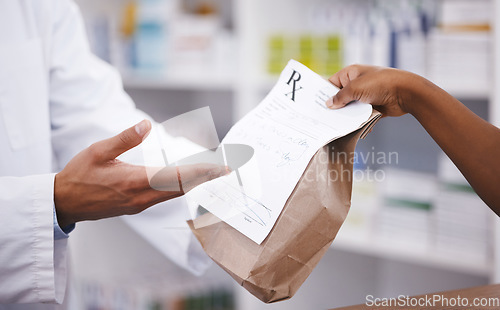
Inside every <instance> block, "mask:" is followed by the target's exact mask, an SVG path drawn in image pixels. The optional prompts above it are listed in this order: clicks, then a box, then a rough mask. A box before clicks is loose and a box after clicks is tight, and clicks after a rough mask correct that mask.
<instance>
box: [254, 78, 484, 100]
mask: <svg viewBox="0 0 500 310" xmlns="http://www.w3.org/2000/svg"><path fill="white" fill-rule="evenodd" d="M278 78H279V76H278V75H270V74H267V75H262V76H261V77H259V78H258V79H255V80H254V81H255V82H254V83H255V85H256V86H257V88H258V89H259V90H262V91H269V90H270V89H271V88H272V87H273V86H274V84H275V83H276V81H277V80H278ZM323 78H325V79H328V77H327V76H323ZM435 84H436V85H438V86H439V87H441V88H442V89H444V90H445V91H446V92H448V93H449V94H451V95H452V96H453V97H455V98H457V99H459V100H489V99H490V98H491V88H490V87H489V85H472V84H469V85H457V84H452V83H446V82H436V83H435Z"/></svg>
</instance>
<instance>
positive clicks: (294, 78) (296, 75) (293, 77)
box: [285, 70, 302, 101]
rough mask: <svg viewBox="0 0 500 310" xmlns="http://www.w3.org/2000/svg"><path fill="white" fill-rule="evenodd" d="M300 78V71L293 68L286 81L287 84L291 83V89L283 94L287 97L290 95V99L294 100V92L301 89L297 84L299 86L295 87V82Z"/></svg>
mask: <svg viewBox="0 0 500 310" xmlns="http://www.w3.org/2000/svg"><path fill="white" fill-rule="evenodd" d="M300 78H301V75H300V73H299V72H297V71H295V70H293V73H292V75H291V76H290V79H289V80H288V82H287V83H286V84H287V85H290V83H292V91H291V92H289V93H286V94H285V96H287V97H288V96H291V99H292V101H295V92H297V91H299V90H301V89H302V86H299V88H297V86H298V85H297V82H298V81H299V80H300Z"/></svg>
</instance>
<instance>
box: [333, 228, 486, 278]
mask: <svg viewBox="0 0 500 310" xmlns="http://www.w3.org/2000/svg"><path fill="white" fill-rule="evenodd" d="M332 248H333V249H335V250H341V251H348V252H352V253H356V254H362V255H368V256H374V257H380V258H383V259H394V260H398V261H403V262H406V263H413V264H420V265H424V266H429V267H434V268H440V269H446V270H450V271H454V272H459V273H465V274H471V275H475V276H484V277H488V276H490V275H491V273H492V272H493V270H494V266H493V263H492V262H485V261H484V260H482V259H478V258H473V257H467V256H464V255H463V253H460V254H459V253H455V254H456V255H452V254H448V253H446V254H445V253H437V252H435V251H432V250H431V249H422V248H418V247H414V246H412V245H411V244H405V245H404V244H403V243H398V242H397V240H396V241H394V240H392V241H391V240H387V239H383V240H382V239H380V238H377V237H375V236H371V235H361V234H356V233H355V232H352V231H351V230H349V231H345V232H342V230H341V231H340V232H339V234H338V236H337V238H336V239H335V240H334V242H333V244H332Z"/></svg>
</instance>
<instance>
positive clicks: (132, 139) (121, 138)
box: [93, 120, 151, 160]
mask: <svg viewBox="0 0 500 310" xmlns="http://www.w3.org/2000/svg"><path fill="white" fill-rule="evenodd" d="M150 131H151V122H150V121H148V120H143V121H141V122H140V123H138V124H136V125H135V126H133V127H130V128H128V129H126V130H124V131H122V132H121V133H119V134H118V135H116V136H114V137H112V138H109V139H106V140H102V141H99V142H97V143H95V144H94V145H93V149H94V151H95V153H96V154H97V157H98V159H100V160H111V159H115V158H116V157H118V156H119V155H120V154H122V153H124V152H126V151H128V150H130V149H131V148H134V147H136V146H137V145H139V144H140V143H141V142H142V141H143V140H144V139H145V138H146V136H147V135H148V134H149V132H150Z"/></svg>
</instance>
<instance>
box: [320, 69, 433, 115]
mask: <svg viewBox="0 0 500 310" xmlns="http://www.w3.org/2000/svg"><path fill="white" fill-rule="evenodd" d="M329 80H330V82H332V83H333V84H334V85H335V86H337V87H338V88H340V91H339V92H338V93H337V94H336V95H335V96H334V97H333V98H330V99H329V100H328V101H327V102H326V105H327V106H328V107H330V108H332V109H338V108H341V107H343V106H345V105H347V104H348V103H349V102H352V101H354V100H359V101H362V102H366V103H370V104H371V105H373V107H374V108H375V109H376V110H378V111H380V112H381V113H382V114H383V115H384V116H400V115H403V114H405V113H411V109H412V107H413V106H412V105H413V102H412V101H413V95H412V93H413V92H414V89H415V88H416V87H418V86H420V85H421V84H425V83H426V82H427V80H425V79H424V78H422V77H420V76H418V75H416V74H413V73H410V72H407V71H403V70H398V69H392V68H383V67H375V66H365V65H351V66H348V67H345V68H344V69H342V70H340V71H339V72H337V73H335V74H334V75H333V76H332V77H330V79H329ZM415 84H419V85H418V86H417V85H415Z"/></svg>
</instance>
